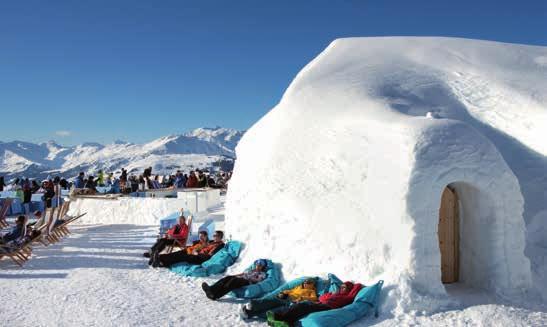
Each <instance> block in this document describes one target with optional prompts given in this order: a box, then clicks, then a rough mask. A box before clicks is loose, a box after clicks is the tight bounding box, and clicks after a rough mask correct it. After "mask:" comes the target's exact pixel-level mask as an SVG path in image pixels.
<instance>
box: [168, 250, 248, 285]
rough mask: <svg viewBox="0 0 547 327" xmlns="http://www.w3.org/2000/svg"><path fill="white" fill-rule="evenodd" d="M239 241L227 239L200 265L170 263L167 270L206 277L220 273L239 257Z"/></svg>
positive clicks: (182, 274) (179, 273)
mask: <svg viewBox="0 0 547 327" xmlns="http://www.w3.org/2000/svg"><path fill="white" fill-rule="evenodd" d="M240 250H241V242H238V241H229V242H228V243H226V245H224V247H223V248H222V249H221V250H220V251H218V252H217V253H215V255H213V256H212V257H211V259H209V260H207V261H205V262H204V263H202V264H201V265H191V264H188V263H186V262H181V263H177V264H175V265H172V266H171V267H170V268H169V270H171V271H172V272H174V273H175V274H178V275H181V276H191V277H206V276H210V275H216V274H220V273H223V272H225V271H226V268H228V267H229V266H231V265H233V264H234V262H235V261H236V260H237V257H239V252H240Z"/></svg>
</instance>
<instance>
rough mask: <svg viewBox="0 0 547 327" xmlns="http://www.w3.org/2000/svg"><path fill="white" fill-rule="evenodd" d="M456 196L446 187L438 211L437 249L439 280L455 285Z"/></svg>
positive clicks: (457, 259) (457, 244) (457, 245)
mask: <svg viewBox="0 0 547 327" xmlns="http://www.w3.org/2000/svg"><path fill="white" fill-rule="evenodd" d="M458 208H459V206H458V195H457V194H456V192H455V191H454V190H452V189H450V188H449V187H446V188H445V189H444V191H443V195H442V197H441V208H440V209H439V231H438V233H439V249H440V251H441V280H442V282H443V283H445V284H448V283H455V282H457V281H458V279H459V271H460V250H459V248H460V224H459V217H458V211H459V210H458Z"/></svg>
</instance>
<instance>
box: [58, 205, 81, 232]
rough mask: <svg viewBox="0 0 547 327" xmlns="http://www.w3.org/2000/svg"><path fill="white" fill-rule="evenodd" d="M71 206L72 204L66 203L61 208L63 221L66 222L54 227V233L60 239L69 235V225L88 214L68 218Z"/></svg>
mask: <svg viewBox="0 0 547 327" xmlns="http://www.w3.org/2000/svg"><path fill="white" fill-rule="evenodd" d="M69 205H70V202H65V205H64V206H63V207H62V208H61V210H62V213H61V215H60V216H61V217H63V218H62V219H63V220H64V222H63V223H61V224H59V225H57V226H54V230H53V233H54V234H55V235H56V236H58V237H63V236H67V235H69V234H70V230H69V229H68V225H69V224H71V223H72V222H74V221H76V220H78V219H80V218H82V217H83V216H85V215H86V213H83V214H81V215H78V216H75V217H71V216H68V215H67V212H68V208H69Z"/></svg>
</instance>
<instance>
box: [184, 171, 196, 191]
mask: <svg viewBox="0 0 547 327" xmlns="http://www.w3.org/2000/svg"><path fill="white" fill-rule="evenodd" d="M186 187H188V188H192V187H198V179H197V177H196V175H195V174H194V172H193V171H191V172H190V175H189V176H188V180H187V181H186Z"/></svg>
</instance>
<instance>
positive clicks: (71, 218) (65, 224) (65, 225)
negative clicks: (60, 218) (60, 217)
mask: <svg viewBox="0 0 547 327" xmlns="http://www.w3.org/2000/svg"><path fill="white" fill-rule="evenodd" d="M86 214H87V212H84V213H83V214H81V215H78V216H75V217H70V218H69V219H67V220H66V221H65V222H64V223H62V224H61V225H59V226H58V227H57V228H63V229H66V230H67V231H68V228H67V226H68V225H69V224H70V223H72V222H74V221H76V220H78V219H80V218H82V217H83V216H85V215H86ZM68 233H69V234H70V231H68Z"/></svg>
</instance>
